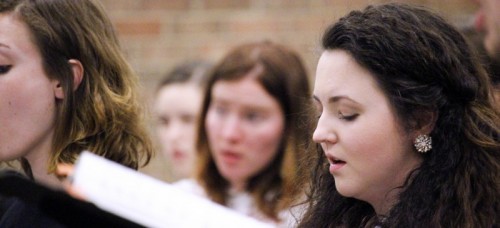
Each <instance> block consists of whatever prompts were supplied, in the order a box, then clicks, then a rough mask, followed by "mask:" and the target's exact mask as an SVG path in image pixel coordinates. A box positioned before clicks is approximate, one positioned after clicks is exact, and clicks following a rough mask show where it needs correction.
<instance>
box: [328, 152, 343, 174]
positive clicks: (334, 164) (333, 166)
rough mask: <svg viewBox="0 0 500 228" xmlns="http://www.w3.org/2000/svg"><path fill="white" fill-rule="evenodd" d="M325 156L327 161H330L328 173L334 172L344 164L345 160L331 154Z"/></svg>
mask: <svg viewBox="0 0 500 228" xmlns="http://www.w3.org/2000/svg"><path fill="white" fill-rule="evenodd" d="M327 158H328V162H329V163H330V167H329V170H330V173H332V174H333V173H335V172H336V171H337V170H339V169H341V168H342V167H344V165H345V164H346V162H345V161H343V160H340V159H338V158H336V157H333V156H328V155H327Z"/></svg>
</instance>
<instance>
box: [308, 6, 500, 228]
mask: <svg viewBox="0 0 500 228" xmlns="http://www.w3.org/2000/svg"><path fill="white" fill-rule="evenodd" d="M322 46H323V48H324V49H326V50H335V49H338V50H344V51H347V52H348V53H349V54H350V55H351V56H353V58H354V59H355V60H356V61H357V63H358V64H360V65H361V66H362V67H364V68H366V69H367V70H369V71H370V72H371V73H372V75H373V76H374V78H375V80H376V81H377V83H378V85H379V87H380V88H381V89H382V90H383V91H384V93H385V95H386V96H387V97H388V99H389V101H390V103H391V104H392V106H393V107H394V110H395V112H396V115H397V116H398V119H399V120H400V121H401V124H402V126H403V127H405V129H407V130H411V129H413V128H414V127H416V126H418V124H419V123H422V121H426V120H423V119H422V116H421V115H420V114H421V113H422V112H428V111H430V112H432V113H435V114H436V115H437V120H436V122H435V127H434V129H433V130H432V132H431V134H430V135H431V136H432V139H433V140H432V144H433V145H432V146H433V148H432V150H431V151H429V152H427V153H426V154H423V155H422V156H423V162H422V163H421V165H420V167H418V168H417V169H416V170H414V171H413V172H412V173H411V174H410V175H409V176H408V177H407V179H406V181H405V183H404V184H403V186H401V193H400V194H399V201H398V202H397V204H396V205H395V206H394V207H393V208H392V209H391V210H390V212H389V214H388V217H387V218H385V219H382V221H376V220H377V218H376V214H375V211H374V210H373V208H372V207H371V206H370V205H369V204H368V203H366V202H363V201H360V200H357V199H354V198H346V197H343V196H341V195H340V194H339V193H338V192H337V190H336V189H335V180H334V179H333V178H332V176H331V175H330V174H329V172H328V168H327V166H326V164H325V159H324V155H323V154H322V153H323V152H322V151H321V149H319V150H318V154H316V155H314V156H311V157H314V159H315V160H313V161H311V162H312V164H311V165H313V166H314V169H313V171H312V174H313V176H312V184H311V191H310V192H309V197H308V200H309V210H308V211H307V213H306V214H305V216H304V219H303V220H302V222H301V224H300V226H299V227H363V226H372V225H374V223H378V222H380V223H381V225H382V227H495V226H498V225H499V217H498V215H499V214H500V210H499V205H500V204H499V200H500V143H499V130H500V118H499V110H498V107H495V106H494V102H493V98H492V89H491V83H490V81H489V78H488V76H487V74H486V73H485V70H484V69H483V68H482V67H481V66H480V64H479V61H478V59H477V57H476V56H475V55H474V54H473V53H472V52H471V50H470V48H469V47H468V45H467V43H466V41H465V40H464V38H463V37H462V35H461V34H460V33H459V32H458V31H457V30H456V29H455V28H454V27H452V26H451V25H449V24H448V23H447V22H446V21H445V20H443V19H442V18H441V17H439V16H438V15H436V14H435V13H433V12H430V11H429V10H427V9H424V8H421V7H417V6H409V5H405V4H396V3H392V4H385V5H377V6H369V7H367V8H365V9H364V10H362V11H352V12H351V13H349V14H348V15H347V16H344V17H343V18H341V19H340V20H339V21H338V22H336V23H335V24H333V25H332V26H331V27H329V28H328V29H327V30H326V32H325V33H324V35H323V40H322ZM388 140H390V139H388ZM374 221H375V222H374Z"/></svg>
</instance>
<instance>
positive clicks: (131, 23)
mask: <svg viewBox="0 0 500 228" xmlns="http://www.w3.org/2000/svg"><path fill="white" fill-rule="evenodd" d="M101 2H103V4H104V5H105V7H106V10H107V12H108V14H109V16H110V17H111V20H112V21H113V23H114V25H115V26H116V29H117V32H118V35H119V39H120V42H121V45H122V48H123V50H124V51H125V54H126V57H127V59H128V60H129V62H130V63H131V65H132V67H133V68H134V69H135V70H136V72H137V73H138V75H139V77H140V82H141V99H143V100H144V104H145V105H146V106H147V107H150V105H151V103H152V100H153V99H152V98H153V95H154V91H155V89H156V85H157V84H158V82H159V80H160V79H161V78H162V77H163V76H164V75H165V74H166V73H167V72H168V71H169V70H171V69H172V67H174V66H175V65H177V64H179V63H182V62H184V61H186V60H189V59H206V60H210V61H217V60H219V58H221V57H222V56H223V55H224V54H225V53H226V52H227V51H228V50H229V49H230V48H231V47H233V46H235V45H237V44H241V43H244V42H249V41H257V40H263V39H267V40H271V41H274V42H277V43H281V44H284V45H287V46H289V47H291V48H293V49H294V50H295V51H297V52H298V53H299V54H300V55H301V56H302V58H303V61H304V63H305V65H306V67H307V69H308V73H309V74H310V76H311V79H312V78H313V76H314V73H315V72H314V69H315V65H316V62H317V59H318V58H319V53H320V49H319V42H320V38H321V35H322V32H323V31H324V29H325V28H326V27H327V26H328V25H330V24H331V23H333V22H335V21H336V20H337V19H339V18H340V17H341V16H342V15H344V14H346V13H347V12H349V11H351V10H353V9H362V8H364V7H365V6H367V5H369V4H380V3H387V2H404V3H410V4H418V5H423V6H426V7H428V8H430V9H431V10H433V11H435V12H438V13H439V14H441V15H442V16H443V17H444V18H446V19H447V20H448V21H449V22H451V23H452V24H454V25H456V26H457V27H459V28H461V29H465V28H468V27H471V26H472V25H473V15H472V14H473V13H474V11H475V9H476V5H475V4H474V2H473V1H472V0H404V1H403V0H400V1H387V0H386V1H383V0H119V1H116V0H101ZM179 99H182V95H180V96H179ZM147 115H148V117H149V118H148V121H149V123H150V127H152V125H153V122H152V121H151V118H150V111H148V114H147ZM151 135H152V136H153V139H156V138H155V137H154V133H153V132H151ZM164 159H165V158H163V157H162V155H161V154H160V153H157V156H156V158H155V159H154V160H153V161H152V162H151V163H150V164H149V165H148V166H147V167H145V168H143V169H142V170H141V171H142V172H144V173H146V174H149V175H151V176H153V177H156V178H159V179H162V180H165V181H169V180H170V176H169V173H168V167H166V163H165V160H164Z"/></svg>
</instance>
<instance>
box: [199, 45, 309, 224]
mask: <svg viewBox="0 0 500 228" xmlns="http://www.w3.org/2000/svg"><path fill="white" fill-rule="evenodd" d="M255 67H262V68H263V71H262V72H261V73H260V74H259V75H258V76H257V77H256V80H257V81H258V82H259V83H260V84H261V85H262V86H263V87H264V89H265V90H266V91H267V92H268V93H269V94H270V95H271V96H272V97H273V98H274V99H276V100H277V101H278V103H279V105H280V107H281V109H282V110H283V113H284V117H285V130H284V136H283V137H282V142H281V146H280V147H279V152H278V155H277V156H276V157H275V159H274V161H272V162H271V163H270V164H269V165H268V166H267V167H266V168H265V169H264V170H262V171H261V172H260V173H258V174H256V175H255V176H253V177H251V178H250V180H249V182H248V185H247V191H248V192H249V193H250V194H251V195H252V197H253V198H254V200H255V202H256V204H257V207H258V209H259V210H260V211H261V212H263V214H265V215H266V216H268V217H269V218H271V219H274V220H276V221H279V217H278V213H279V212H280V211H282V210H283V209H286V208H288V207H290V206H292V203H293V202H294V200H295V199H296V197H298V196H299V195H300V194H301V193H303V191H302V189H301V187H302V184H301V183H304V180H303V179H302V177H301V175H299V173H300V172H299V161H300V160H302V159H304V156H305V155H306V150H307V146H308V141H309V139H310V138H311V134H310V131H308V130H307V129H310V127H309V123H308V121H306V120H308V117H309V116H308V115H309V114H308V113H311V112H310V111H312V109H311V105H310V102H311V100H310V96H311V93H310V87H309V79H308V77H307V73H306V70H305V67H304V65H303V63H302V60H301V59H300V57H299V56H298V55H297V54H296V53H295V52H294V51H292V50H290V49H289V48H287V47H284V46H282V45H278V44H275V43H271V42H269V41H263V42H255V43H248V44H244V45H241V46H238V47H235V48H234V49H233V50H232V51H231V52H229V53H228V54H227V55H226V56H225V57H224V58H223V59H222V60H221V61H220V62H219V63H218V64H217V65H216V66H215V67H214V68H213V71H212V73H211V75H210V78H209V81H208V86H207V90H206V92H205V98H204V102H203V105H202V114H201V120H202V121H199V122H200V123H199V125H198V143H197V151H198V153H199V156H198V169H197V171H196V177H197V180H198V182H199V183H201V185H202V186H203V187H204V189H205V190H206V192H207V194H208V196H209V197H210V198H211V199H212V200H213V201H215V202H217V203H220V204H223V205H225V204H226V200H227V197H228V190H229V189H228V187H229V183H228V181H227V180H225V179H224V177H222V176H221V174H220V173H219V171H218V170H217V167H216V165H215V162H214V160H213V157H212V155H211V151H210V148H209V142H208V139H207V134H206V128H205V121H204V120H205V117H206V115H207V110H208V107H209V106H210V102H211V92H212V88H213V86H214V84H215V83H216V82H218V81H222V80H224V81H231V80H240V79H241V78H243V77H245V76H246V75H248V73H249V72H250V71H252V70H253V69H254V68H255ZM269 196H273V197H269Z"/></svg>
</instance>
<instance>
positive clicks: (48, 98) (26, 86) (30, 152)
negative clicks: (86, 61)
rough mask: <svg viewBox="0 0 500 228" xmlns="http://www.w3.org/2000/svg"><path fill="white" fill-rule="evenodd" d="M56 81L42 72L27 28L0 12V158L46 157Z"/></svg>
mask: <svg viewBox="0 0 500 228" xmlns="http://www.w3.org/2000/svg"><path fill="white" fill-rule="evenodd" d="M57 84H58V83H57V82H56V81H52V80H50V79H48V77H47V75H46V74H45V73H44V70H43V68H42V59H41V56H40V53H39V52H38V50H37V48H36V47H35V45H34V44H33V43H32V42H31V40H30V33H29V31H28V29H27V27H26V26H25V25H24V24H23V23H22V22H20V21H18V20H17V19H15V18H14V17H13V16H12V15H11V14H0V160H1V161H5V160H12V159H15V158H20V157H26V158H27V159H28V160H31V161H30V162H33V161H34V160H40V159H42V160H43V159H45V158H48V154H49V152H50V148H51V143H52V135H53V130H54V124H55V117H56V108H55V105H56V98H55V94H54V93H55V92H54V88H55V87H56V85H57ZM42 162H46V161H42Z"/></svg>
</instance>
